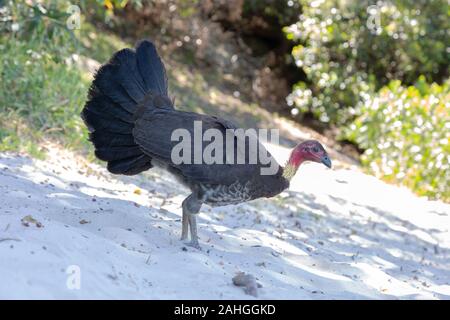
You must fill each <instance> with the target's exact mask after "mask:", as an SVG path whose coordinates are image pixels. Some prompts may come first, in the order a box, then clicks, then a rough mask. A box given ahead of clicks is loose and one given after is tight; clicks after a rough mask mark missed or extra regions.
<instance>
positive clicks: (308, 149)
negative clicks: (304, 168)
mask: <svg viewBox="0 0 450 320" xmlns="http://www.w3.org/2000/svg"><path fill="white" fill-rule="evenodd" d="M304 161H314V162H319V163H323V164H324V165H325V166H327V167H328V168H331V160H330V157H329V156H328V154H327V152H326V151H325V149H324V147H323V146H322V145H321V144H320V142H318V141H316V140H307V141H304V142H302V143H300V144H298V145H297V146H296V147H295V148H294V150H292V153H291V157H290V158H289V163H290V164H292V165H293V166H295V167H298V166H300V165H301V164H302V162H304Z"/></svg>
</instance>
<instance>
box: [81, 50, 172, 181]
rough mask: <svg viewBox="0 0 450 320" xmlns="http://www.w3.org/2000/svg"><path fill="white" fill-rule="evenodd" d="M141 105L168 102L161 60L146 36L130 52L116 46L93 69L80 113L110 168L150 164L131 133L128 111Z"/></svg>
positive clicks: (131, 169) (122, 170) (127, 170)
mask: <svg viewBox="0 0 450 320" xmlns="http://www.w3.org/2000/svg"><path fill="white" fill-rule="evenodd" d="M149 102H150V103H149ZM142 105H145V106H146V107H147V108H149V107H150V108H155V107H156V108H158V107H160V108H163V107H172V104H171V103H170V99H169V98H168V97H167V77H166V71H165V68H164V65H163V63H162V61H161V59H160V58H159V56H158V53H157V51H156V48H155V46H154V45H153V44H152V43H151V42H149V41H142V42H140V43H139V44H138V47H137V49H136V52H135V51H133V50H131V49H123V50H120V51H119V52H117V53H116V54H114V56H113V57H112V58H111V60H110V61H109V62H108V63H107V64H105V65H103V66H102V67H101V68H100V69H99V70H98V72H97V74H96V75H95V77H94V81H93V82H92V86H91V88H90V91H89V100H88V102H87V103H86V105H85V107H84V109H83V111H82V113H81V117H82V118H83V120H84V122H85V124H86V125H87V127H88V129H89V139H90V141H92V143H93V144H94V147H95V155H96V156H97V157H98V158H99V159H100V160H104V161H107V162H108V166H107V168H108V170H109V171H110V172H111V173H115V174H125V175H134V174H138V173H140V172H142V171H145V170H148V169H150V168H151V167H152V164H151V157H149V156H147V155H145V154H144V153H143V152H142V150H141V149H140V147H139V146H138V145H137V144H136V143H135V141H134V137H133V127H134V114H135V113H136V110H137V109H138V107H139V106H142Z"/></svg>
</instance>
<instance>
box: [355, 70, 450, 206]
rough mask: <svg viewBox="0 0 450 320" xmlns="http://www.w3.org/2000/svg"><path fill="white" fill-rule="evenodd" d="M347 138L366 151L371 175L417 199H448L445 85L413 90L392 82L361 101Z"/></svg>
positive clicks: (448, 95)
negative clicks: (397, 185)
mask: <svg viewBox="0 0 450 320" xmlns="http://www.w3.org/2000/svg"><path fill="white" fill-rule="evenodd" d="M347 137H348V138H349V139H351V140H352V141H354V142H356V143H357V144H359V145H360V146H361V147H363V148H364V149H366V150H365V152H364V154H363V155H362V162H363V164H364V165H365V166H366V167H367V168H368V170H369V171H370V172H371V173H374V174H375V175H376V176H378V177H382V178H384V179H385V180H387V181H390V182H396V183H400V184H403V185H405V186H408V187H410V188H411V189H412V190H414V191H416V192H417V193H418V194H420V195H425V196H429V197H432V198H441V199H444V200H449V199H450V188H449V185H450V80H447V82H446V83H444V84H443V85H442V86H440V85H438V84H435V83H434V84H432V85H428V84H427V83H426V81H425V78H424V77H421V78H420V79H419V80H418V81H417V83H416V84H415V86H409V87H404V86H401V84H400V81H398V80H396V81H392V82H390V83H389V85H387V86H385V87H383V88H382V89H381V90H380V92H379V93H378V94H377V95H375V96H369V95H367V96H365V99H364V102H363V103H361V107H360V109H359V116H358V117H357V118H356V120H355V122H354V123H353V124H352V125H351V126H350V127H349V128H348V130H347Z"/></svg>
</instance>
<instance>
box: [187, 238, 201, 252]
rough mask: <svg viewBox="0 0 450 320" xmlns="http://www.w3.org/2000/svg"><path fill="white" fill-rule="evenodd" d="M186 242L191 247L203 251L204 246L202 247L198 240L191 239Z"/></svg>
mask: <svg viewBox="0 0 450 320" xmlns="http://www.w3.org/2000/svg"><path fill="white" fill-rule="evenodd" d="M185 244H186V245H187V246H189V247H192V248H195V249H197V250H200V251H202V247H200V244H199V243H198V240H191V241H189V242H185Z"/></svg>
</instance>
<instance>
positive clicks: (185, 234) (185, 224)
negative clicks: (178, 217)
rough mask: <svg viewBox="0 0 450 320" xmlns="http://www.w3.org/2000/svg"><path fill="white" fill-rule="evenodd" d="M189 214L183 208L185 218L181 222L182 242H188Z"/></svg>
mask: <svg viewBox="0 0 450 320" xmlns="http://www.w3.org/2000/svg"><path fill="white" fill-rule="evenodd" d="M188 217H189V213H187V211H186V210H185V209H184V206H183V218H182V222H181V240H186V239H187V237H188V231H189V220H188V219H189V218H188Z"/></svg>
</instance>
